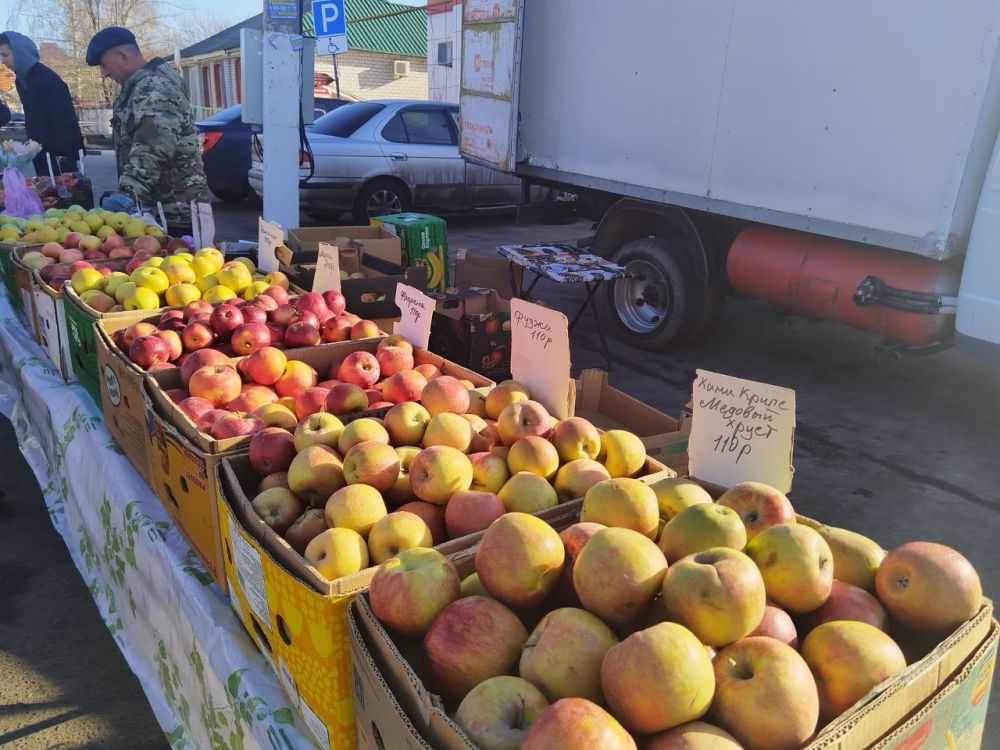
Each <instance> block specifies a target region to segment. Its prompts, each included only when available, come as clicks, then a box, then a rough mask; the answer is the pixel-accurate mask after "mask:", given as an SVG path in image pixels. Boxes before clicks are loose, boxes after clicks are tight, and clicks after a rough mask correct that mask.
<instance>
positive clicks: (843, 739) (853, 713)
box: [348, 500, 1000, 750]
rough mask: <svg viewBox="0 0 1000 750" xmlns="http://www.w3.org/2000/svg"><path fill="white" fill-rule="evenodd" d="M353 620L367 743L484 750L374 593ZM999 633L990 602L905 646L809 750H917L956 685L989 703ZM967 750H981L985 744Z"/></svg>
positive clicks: (573, 515)
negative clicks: (417, 666)
mask: <svg viewBox="0 0 1000 750" xmlns="http://www.w3.org/2000/svg"><path fill="white" fill-rule="evenodd" d="M581 506H582V501H580V500H577V501H574V502H573V503H567V504H564V505H562V506H557V507H558V508H559V509H560V510H561V513H560V514H551V515H549V516H548V518H547V519H546V520H547V521H548V522H549V523H550V524H551V525H552V526H554V527H555V528H556V529H557V530H561V529H563V528H566V527H567V526H569V525H571V524H573V523H576V522H577V521H578V520H579V513H580V508H581ZM799 522H800V523H807V524H813V525H815V524H817V522H816V521H812V520H811V519H808V518H805V517H800V518H799ZM477 541H478V539H477ZM475 555H476V547H475V546H471V547H469V548H467V549H466V550H463V551H461V552H458V553H455V554H454V555H451V556H450V559H451V560H452V562H453V563H454V564H455V567H456V568H457V570H458V574H459V577H465V576H466V575H469V574H471V573H473V572H475ZM348 621H349V628H350V634H351V654H352V662H353V666H354V681H355V694H356V700H355V706H356V715H357V732H358V736H359V739H360V741H361V744H362V745H363V746H364V745H365V744H367V745H368V746H370V747H383V746H384V747H394V748H395V747H399V748H425V747H433V748H447V749H448V750H477V745H475V743H474V742H472V741H471V740H470V739H469V738H468V736H467V735H466V734H465V732H464V731H462V729H461V728H460V727H459V726H458V725H457V724H456V723H455V722H454V721H453V720H452V718H451V717H450V716H449V714H448V713H447V712H446V711H445V710H444V706H445V702H444V701H443V699H442V698H441V697H440V696H438V695H436V694H435V693H433V692H432V691H431V690H430V689H429V688H428V686H427V685H426V684H425V683H424V682H423V680H422V678H421V677H420V676H419V675H418V674H417V672H416V671H415V670H414V669H413V666H412V663H413V662H412V661H411V658H419V652H418V651H415V647H411V646H410V645H405V646H400V645H399V644H398V643H397V641H396V640H395V639H393V637H392V636H391V635H390V634H389V633H388V631H387V630H386V629H385V627H384V626H383V625H382V623H381V622H379V620H378V619H377V618H376V617H375V615H374V613H373V612H372V609H371V604H370V601H369V598H368V594H367V592H362V593H360V594H359V595H358V596H357V597H356V598H355V600H354V602H353V603H352V604H351V606H350V608H349V611H348ZM998 627H1000V626H998V624H997V622H996V620H995V619H994V618H993V604H992V602H991V601H990V600H989V599H985V598H984V599H983V602H982V606H981V608H980V610H979V612H978V613H977V614H976V615H975V616H974V617H973V618H972V619H971V620H969V621H967V622H965V623H963V624H962V625H961V626H959V627H958V628H957V629H956V630H955V631H954V632H953V633H951V634H950V635H949V636H948V637H946V638H945V639H944V640H942V641H940V642H939V643H936V644H928V643H913V644H907V645H903V644H901V646H902V647H903V648H904V651H907V650H908V647H909V650H911V651H912V650H914V649H916V650H919V656H920V658H918V659H916V660H915V661H912V662H911V663H910V664H909V666H908V667H907V668H906V669H905V670H904V671H903V672H901V673H899V674H897V675H895V676H893V677H892V678H890V679H888V680H886V681H884V682H883V683H881V684H880V685H877V686H876V687H875V688H873V689H872V691H871V692H869V693H868V695H866V696H865V697H863V698H862V699H861V700H859V701H858V702H857V703H856V704H855V705H854V706H853V707H852V708H851V709H850V710H848V711H847V712H845V713H844V714H843V715H841V716H840V717H838V718H837V719H835V720H834V721H833V722H831V723H829V724H827V725H826V726H825V727H822V728H821V731H820V732H819V733H818V734H817V735H816V736H814V737H813V739H812V741H811V742H809V743H808V744H807V745H805V746H804V747H803V750H866V749H868V748H875V747H877V748H878V750H897V749H898V750H902V748H904V747H906V748H909V747H916V745H908V744H906V742H905V741H903V738H904V737H909V736H911V735H910V733H908V732H902V731H901V730H897V727H899V726H900V722H901V721H903V720H904V719H907V717H913V718H911V719H910V721H908V722H906V723H905V724H904V725H903V726H904V727H910V728H911V730H912V727H914V726H917V725H918V721H917V717H921V716H924V715H925V714H926V713H927V708H926V707H928V706H933V705H934V704H935V703H936V702H937V701H939V700H940V698H941V696H943V695H946V694H948V693H950V692H951V691H952V690H954V689H956V688H955V685H956V684H961V685H967V686H968V687H967V690H968V691H969V692H975V693H976V694H977V695H978V698H979V701H983V700H984V698H985V697H986V696H985V694H986V693H988V690H989V681H990V679H991V677H992V667H993V663H992V661H991V660H990V658H991V657H992V658H995V654H996V648H997V638H998V631H997V629H998ZM529 631H530V628H529ZM454 708H455V707H454V706H451V709H452V710H454ZM962 708H963V709H964V708H965V707H964V706H963V707H962ZM966 713H968V712H966ZM984 719H985V705H984V706H983V708H982V710H981V711H980V712H978V713H974V716H973V718H972V719H971V720H970V719H968V718H967V717H965V718H964V723H965V724H971V725H972V729H971V730H970V734H971V733H972V732H976V733H977V735H976V736H978V735H981V733H982V722H983V721H984ZM965 724H963V726H964V725H965ZM894 730H896V731H894ZM942 731H943V729H942ZM963 731H965V730H963ZM941 737H942V739H943V737H944V735H943V734H942V735H941ZM891 738H896V739H895V740H893V739H891ZM961 747H968V748H970V750H974V749H975V748H978V747H979V745H978V744H968V745H961Z"/></svg>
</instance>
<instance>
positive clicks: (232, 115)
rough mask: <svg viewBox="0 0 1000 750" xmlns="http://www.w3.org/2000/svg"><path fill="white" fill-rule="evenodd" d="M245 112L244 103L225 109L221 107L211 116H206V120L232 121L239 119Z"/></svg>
mask: <svg viewBox="0 0 1000 750" xmlns="http://www.w3.org/2000/svg"><path fill="white" fill-rule="evenodd" d="M242 114H243V105H242V104H236V105H234V106H232V107H226V108H225V109H220V110H219V111H218V112H216V113H215V114H214V115H212V116H211V117H206V118H205V121H206V122H220V123H225V122H232V121H233V120H238V119H240V117H241V116H242Z"/></svg>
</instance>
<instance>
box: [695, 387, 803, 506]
mask: <svg viewBox="0 0 1000 750" xmlns="http://www.w3.org/2000/svg"><path fill="white" fill-rule="evenodd" d="M692 402H693V404H694V411H693V415H692V423H691V438H690V440H689V442H688V455H689V458H690V472H691V476H692V477H694V478H696V479H701V480H703V481H706V482H712V483H713V484H718V485H721V486H722V487H732V486H733V485H734V484H737V483H739V482H745V481H755V482H764V483H765V484H769V485H771V486H772V487H776V488H777V489H779V490H781V491H782V492H788V491H789V490H790V489H791V488H792V473H793V471H794V470H793V468H792V446H793V444H794V442H795V391H793V390H790V389H788V388H781V387H779V386H776V385H768V384H767V383H756V382H754V381H752V380H742V379H740V378H734V377H730V376H729V375H720V374H719V373H715V372H709V371H708V370H698V371H697V375H696V377H695V381H694V392H693V395H692Z"/></svg>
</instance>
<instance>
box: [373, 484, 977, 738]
mask: <svg viewBox="0 0 1000 750" xmlns="http://www.w3.org/2000/svg"><path fill="white" fill-rule="evenodd" d="M640 487H642V489H639V488H640ZM658 516H659V517H660V520H663V521H666V523H665V525H663V528H662V530H661V531H659V532H658V531H657V527H658V526H659V523H658ZM474 563H475V572H472V573H471V574H469V575H468V576H467V577H466V578H465V579H464V580H463V579H461V578H460V576H459V573H458V572H457V569H456V567H455V565H454V564H453V563H452V562H451V561H450V560H449V559H448V558H446V557H445V556H443V555H442V554H440V553H439V552H438V551H437V550H432V549H431V550H428V549H410V550H405V551H403V552H401V553H400V554H399V555H397V556H396V557H394V558H392V559H390V560H388V561H386V562H384V563H383V564H382V565H381V566H380V567H379V569H378V570H377V571H376V573H375V575H374V577H373V578H372V581H371V587H370V591H369V597H370V603H371V608H372V610H373V612H374V614H375V615H376V616H377V617H378V619H379V620H380V622H382V623H383V624H384V625H385V626H386V628H387V629H388V630H389V631H390V632H391V633H392V634H393V635H394V636H395V637H397V638H398V639H400V641H402V642H403V643H405V644H410V645H414V646H416V645H418V644H419V645H420V647H421V655H420V659H419V661H420V663H421V665H422V666H419V667H418V668H420V669H422V673H423V675H424V676H425V678H426V681H427V682H428V684H429V685H430V687H431V688H432V689H434V690H435V691H438V692H439V693H440V694H441V695H443V696H444V697H445V699H446V700H447V701H448V702H449V703H448V705H450V706H451V707H452V708H454V707H455V706H457V710H456V712H455V714H454V717H455V720H456V722H457V723H458V725H459V726H461V727H462V729H463V730H464V731H465V733H466V734H467V735H468V736H469V737H470V738H471V739H472V740H473V742H474V743H475V744H476V746H477V747H479V748H482V750H515V749H516V748H522V750H551V749H552V748H559V749H560V750H594V748H601V750H625V749H626V748H627V749H629V750H634V749H635V748H636V747H637V745H638V746H642V747H644V748H647V750H668V749H670V750H678V749H680V748H688V749H690V748H706V749H707V748H713V750H739V749H740V748H747V750H793V749H794V748H800V747H802V746H804V745H805V744H806V743H808V742H809V741H810V738H812V737H813V736H814V734H815V732H816V730H817V728H818V727H819V726H823V725H825V724H827V723H828V722H830V721H831V720H833V719H835V718H836V717H837V716H839V715H841V714H842V713H844V712H845V711H846V710H848V709H849V708H850V707H851V706H852V705H853V704H854V703H855V702H856V701H857V700H858V699H860V698H861V697H863V696H864V695H865V694H866V693H868V692H869V691H870V690H871V689H872V688H873V687H874V686H876V685H877V684H879V683H880V682H882V681H883V680H886V679H888V678H890V677H892V676H893V675H895V674H897V673H898V672H900V671H901V670H903V669H904V668H905V667H906V659H905V657H904V653H903V650H902V649H901V648H900V646H899V645H898V644H897V641H898V642H899V643H903V644H904V645H905V644H907V643H908V642H912V641H914V640H919V639H923V640H926V639H927V637H929V636H933V637H934V638H940V637H943V636H944V635H946V634H948V633H950V632H952V631H953V630H954V629H955V628H956V627H958V626H959V625H961V624H962V623H963V622H965V621H967V620H969V619H970V618H972V617H973V616H974V615H975V614H976V613H977V612H978V611H979V608H980V606H981V602H982V588H981V584H980V581H979V577H978V575H977V574H976V571H975V570H974V569H973V567H972V565H971V564H970V563H969V562H968V560H966V558H964V557H963V556H962V555H960V554H959V553H958V552H956V551H955V550H953V549H951V548H949V547H945V546H943V545H940V544H935V543H931V542H910V543H907V544H904V545H902V546H900V547H898V548H896V549H894V550H892V551H890V552H888V553H886V552H885V551H884V550H882V549H881V548H880V547H879V546H878V545H877V544H876V543H875V542H873V541H872V540H870V539H868V538H866V537H864V536H862V535H860V534H856V533H853V532H850V531H847V530H845V529H838V528H833V527H825V526H818V527H815V528H814V527H812V526H810V525H807V524H805V523H799V522H797V520H796V515H795V513H794V511H793V509H792V506H791V503H790V502H789V501H788V498H787V497H785V495H784V494H782V493H781V492H779V491H778V490H776V489H774V488H772V487H769V486H767V485H763V484H760V483H756V482H746V483H742V484H740V485H737V486H735V487H733V488H732V489H730V490H729V491H728V492H726V493H725V494H723V495H722V497H720V498H719V500H718V501H717V502H713V501H712V499H711V497H709V496H708V495H707V493H705V491H704V490H703V489H701V488H700V487H699V486H698V485H696V484H695V483H693V482H691V481H689V480H685V479H661V480H659V481H657V482H654V484H653V486H652V487H648V486H646V485H644V484H642V483H640V482H637V481H636V480H632V479H611V480H604V481H603V482H600V483H598V484H596V485H594V486H593V487H592V488H591V489H590V490H589V491H588V492H587V494H586V495H585V496H584V500H583V504H582V507H581V511H580V520H579V522H578V523H575V524H573V525H571V526H569V527H567V528H565V529H563V530H562V531H561V532H557V531H556V530H555V529H554V528H552V527H551V526H549V525H547V524H546V523H544V522H543V521H542V520H541V519H539V518H538V517H536V516H531V515H527V514H522V513H509V514H506V515H504V516H502V517H500V518H498V519H497V520H496V521H494V522H493V523H492V525H490V527H489V528H488V529H487V530H486V532H485V533H484V535H483V537H482V539H481V541H480V542H479V545H478V547H477V548H476V551H475V558H474Z"/></svg>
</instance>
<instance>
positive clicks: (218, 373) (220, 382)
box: [188, 364, 243, 408]
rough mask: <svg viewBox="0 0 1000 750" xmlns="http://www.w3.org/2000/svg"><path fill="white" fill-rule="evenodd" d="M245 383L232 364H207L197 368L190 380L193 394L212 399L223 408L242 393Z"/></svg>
mask: <svg viewBox="0 0 1000 750" xmlns="http://www.w3.org/2000/svg"><path fill="white" fill-rule="evenodd" d="M242 385H243V383H242V382H241V381H240V375H239V373H238V372H236V368H235V367H233V366H231V365H228V364H227V365H206V366H204V367H202V368H200V369H199V370H197V371H196V372H195V373H194V374H193V375H192V376H191V379H190V380H189V381H188V390H189V391H190V392H191V395H192V396H198V397H199V398H203V399H206V400H207V401H211V402H212V405H213V406H215V407H217V408H221V407H222V406H224V405H225V404H228V403H229V402H230V401H232V400H233V399H234V398H236V397H237V396H239V395H240V390H241V387H242Z"/></svg>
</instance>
